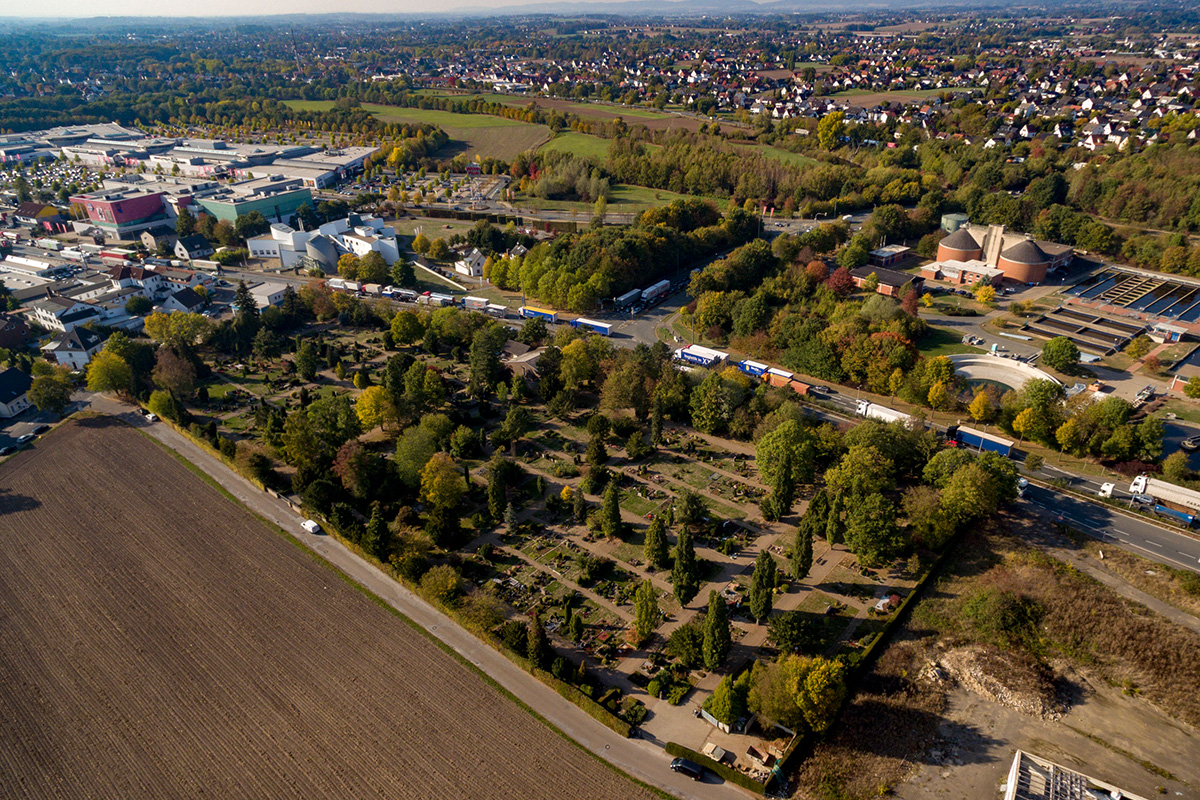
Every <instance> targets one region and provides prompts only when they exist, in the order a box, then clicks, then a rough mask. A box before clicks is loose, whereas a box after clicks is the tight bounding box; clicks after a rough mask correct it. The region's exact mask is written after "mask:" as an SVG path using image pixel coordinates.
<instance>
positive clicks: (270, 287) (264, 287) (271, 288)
mask: <svg viewBox="0 0 1200 800" xmlns="http://www.w3.org/2000/svg"><path fill="white" fill-rule="evenodd" d="M285 289H287V284H284V283H269V282H266V283H258V284H255V285H254V286H251V287H250V296H251V297H253V298H254V303H255V305H257V306H258V307H259V308H266V307H267V306H277V305H279V304H280V303H282V302H283V292H284V290H285Z"/></svg>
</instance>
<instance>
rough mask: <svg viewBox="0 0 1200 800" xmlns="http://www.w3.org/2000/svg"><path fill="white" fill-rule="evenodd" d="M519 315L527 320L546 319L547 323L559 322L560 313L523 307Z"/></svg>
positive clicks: (519, 309) (519, 310) (518, 311)
mask: <svg viewBox="0 0 1200 800" xmlns="http://www.w3.org/2000/svg"><path fill="white" fill-rule="evenodd" d="M517 313H518V314H519V315H521V316H522V317H524V318H525V319H544V320H546V322H558V312H557V311H550V310H549V309H545V308H534V307H533V306H521V307H520V308H518V309H517Z"/></svg>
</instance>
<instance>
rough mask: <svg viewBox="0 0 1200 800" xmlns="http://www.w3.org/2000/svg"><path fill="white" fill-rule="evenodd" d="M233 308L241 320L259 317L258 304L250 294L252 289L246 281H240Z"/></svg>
mask: <svg viewBox="0 0 1200 800" xmlns="http://www.w3.org/2000/svg"><path fill="white" fill-rule="evenodd" d="M233 307H234V309H235V310H236V311H237V315H238V317H240V318H243V319H246V318H250V317H254V318H257V317H258V302H257V301H255V299H254V295H253V294H251V293H250V287H249V286H247V285H246V282H245V281H238V285H237V289H236V290H235V291H234V295H233Z"/></svg>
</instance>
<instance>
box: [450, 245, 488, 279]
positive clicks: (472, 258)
mask: <svg viewBox="0 0 1200 800" xmlns="http://www.w3.org/2000/svg"><path fill="white" fill-rule="evenodd" d="M486 261H487V256H485V255H484V254H483V253H481V252H480V251H479V248H475V249H473V250H471V252H470V253H468V254H466V255H465V256H463V257H462V258H460V259H458V260H457V261H455V262H454V271H455V272H457V273H459V274H460V275H466V276H468V277H471V278H478V277H479V276H480V275H482V274H483V264H484V262H486Z"/></svg>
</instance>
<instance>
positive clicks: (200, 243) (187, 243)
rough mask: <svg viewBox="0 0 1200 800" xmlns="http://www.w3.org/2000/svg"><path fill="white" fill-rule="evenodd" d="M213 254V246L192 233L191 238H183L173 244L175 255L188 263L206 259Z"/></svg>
mask: <svg viewBox="0 0 1200 800" xmlns="http://www.w3.org/2000/svg"><path fill="white" fill-rule="evenodd" d="M215 252H216V251H215V250H214V249H213V246H212V245H211V244H209V243H208V240H207V239H205V238H204V237H203V236H201V235H200V234H198V233H193V234H192V235H191V236H184V237H183V238H182V239H180V240H179V241H177V242H175V255H176V256H178V257H179V258H183V259H187V260H189V261H194V260H196V259H198V258H208V257H209V256H211V255H212V254H213V253H215Z"/></svg>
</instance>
